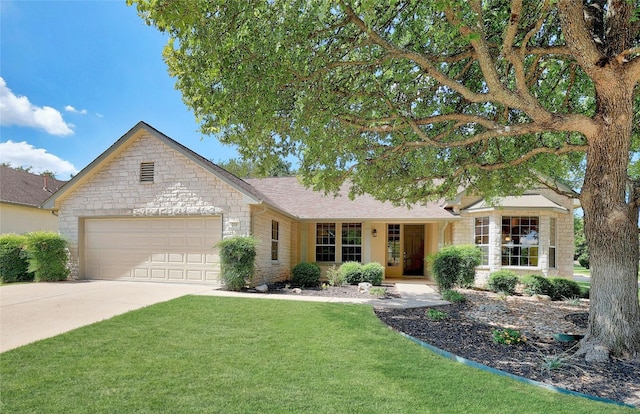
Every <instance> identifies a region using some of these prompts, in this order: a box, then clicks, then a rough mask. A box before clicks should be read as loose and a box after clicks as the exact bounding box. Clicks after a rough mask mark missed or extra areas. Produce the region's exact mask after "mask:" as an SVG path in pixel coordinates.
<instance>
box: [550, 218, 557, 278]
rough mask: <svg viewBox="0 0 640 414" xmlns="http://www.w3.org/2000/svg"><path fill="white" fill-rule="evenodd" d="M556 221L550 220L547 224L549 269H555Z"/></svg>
mask: <svg viewBox="0 0 640 414" xmlns="http://www.w3.org/2000/svg"><path fill="white" fill-rule="evenodd" d="M556 238H557V236H556V219H555V218H554V217H552V218H551V222H550V223H549V267H550V268H555V267H556V243H557V242H556Z"/></svg>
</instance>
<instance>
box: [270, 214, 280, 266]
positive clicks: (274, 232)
mask: <svg viewBox="0 0 640 414" xmlns="http://www.w3.org/2000/svg"><path fill="white" fill-rule="evenodd" d="M279 242H280V223H278V222H277V221H275V220H271V260H278V244H279Z"/></svg>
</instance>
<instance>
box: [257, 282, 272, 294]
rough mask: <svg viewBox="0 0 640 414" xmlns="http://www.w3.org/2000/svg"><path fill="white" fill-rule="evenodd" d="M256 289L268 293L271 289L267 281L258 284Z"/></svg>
mask: <svg viewBox="0 0 640 414" xmlns="http://www.w3.org/2000/svg"><path fill="white" fill-rule="evenodd" d="M256 290H257V291H258V292H260V293H266V292H268V291H269V286H267V284H266V283H263V284H261V285H258V286H256Z"/></svg>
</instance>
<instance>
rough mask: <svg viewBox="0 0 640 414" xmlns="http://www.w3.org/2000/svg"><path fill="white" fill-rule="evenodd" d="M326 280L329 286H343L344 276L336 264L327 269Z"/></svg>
mask: <svg viewBox="0 0 640 414" xmlns="http://www.w3.org/2000/svg"><path fill="white" fill-rule="evenodd" d="M327 282H329V286H343V285H344V284H345V282H344V276H343V275H342V273H340V270H339V269H338V268H337V267H336V265H333V266H331V267H330V268H328V269H327Z"/></svg>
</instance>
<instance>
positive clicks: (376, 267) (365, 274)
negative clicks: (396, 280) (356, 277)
mask: <svg viewBox="0 0 640 414" xmlns="http://www.w3.org/2000/svg"><path fill="white" fill-rule="evenodd" d="M383 277H384V267H382V265H381V264H380V263H376V262H371V263H367V264H366V265H364V266H362V281H363V282H369V283H371V284H372V285H374V286H380V285H381V284H382V278H383Z"/></svg>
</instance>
